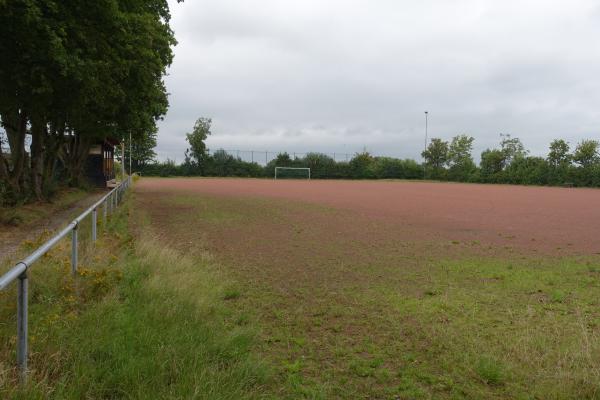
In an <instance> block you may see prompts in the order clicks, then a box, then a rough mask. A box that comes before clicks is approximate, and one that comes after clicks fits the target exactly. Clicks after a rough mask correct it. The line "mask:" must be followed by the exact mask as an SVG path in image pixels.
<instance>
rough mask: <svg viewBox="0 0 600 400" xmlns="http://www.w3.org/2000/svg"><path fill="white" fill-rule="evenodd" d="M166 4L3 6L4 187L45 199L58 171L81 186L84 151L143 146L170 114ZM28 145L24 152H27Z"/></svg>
mask: <svg viewBox="0 0 600 400" xmlns="http://www.w3.org/2000/svg"><path fill="white" fill-rule="evenodd" d="M169 20H170V15H169V7H168V3H167V0H148V1H146V0H99V1H94V2H87V1H83V0H61V1H59V0H55V1H52V0H11V1H10V2H1V1H0V37H2V40H1V41H0V60H2V62H1V63H0V121H1V123H2V126H3V127H4V129H5V131H6V136H7V142H8V145H9V149H10V150H9V153H10V155H9V154H7V153H5V152H4V151H0V180H2V181H3V182H5V184H6V185H8V186H9V187H10V188H11V191H12V192H13V194H14V195H15V196H17V197H22V196H24V195H26V192H29V193H32V194H33V195H34V196H35V197H36V198H38V199H41V198H42V197H43V195H44V186H45V184H47V183H48V181H49V180H50V179H52V177H53V176H54V173H53V169H54V167H55V166H56V164H57V162H58V161H60V163H61V164H62V165H63V166H64V168H65V169H66V171H67V172H68V174H67V178H68V179H69V181H71V183H73V184H79V183H80V182H81V178H82V171H83V167H84V162H85V159H86V157H87V155H88V152H89V146H90V145H91V144H92V143H93V142H94V141H96V140H102V139H104V138H106V137H107V136H112V137H116V138H121V137H128V136H129V135H130V134H132V135H133V136H134V138H136V140H141V141H144V140H145V138H146V137H147V136H148V135H151V134H152V133H153V132H155V128H156V125H155V123H156V120H157V119H159V118H161V116H162V115H163V114H164V113H165V112H166V108H167V105H168V102H167V93H166V89H165V87H164V83H163V80H162V77H163V75H164V73H165V70H166V67H167V66H168V65H169V64H170V63H171V61H172V58H173V54H172V50H171V47H172V46H173V45H175V39H174V36H173V32H172V31H171V29H170V27H169ZM28 136H29V137H30V138H31V146H30V151H29V152H27V151H26V150H27V148H26V145H25V140H26V137H28Z"/></svg>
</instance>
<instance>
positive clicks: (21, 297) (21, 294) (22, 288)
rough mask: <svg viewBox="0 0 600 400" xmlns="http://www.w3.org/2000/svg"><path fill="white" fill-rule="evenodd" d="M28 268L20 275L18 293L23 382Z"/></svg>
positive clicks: (23, 376)
mask: <svg viewBox="0 0 600 400" xmlns="http://www.w3.org/2000/svg"><path fill="white" fill-rule="evenodd" d="M27 281H28V279H27V270H25V272H23V273H22V274H21V276H19V283H18V285H19V286H18V288H17V290H18V293H17V365H18V367H19V378H20V380H21V383H25V382H26V381H27V303H28V293H27V292H28V284H27Z"/></svg>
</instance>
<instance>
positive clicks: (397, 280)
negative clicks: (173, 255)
mask: <svg viewBox="0 0 600 400" xmlns="http://www.w3.org/2000/svg"><path fill="white" fill-rule="evenodd" d="M139 201H140V203H139V206H140V207H142V208H144V209H146V210H147V211H148V213H149V216H150V223H151V225H152V226H153V227H154V228H155V229H158V230H159V231H161V232H162V237H163V238H164V239H165V240H167V241H169V242H170V243H172V245H173V246H177V247H178V248H180V249H187V248H192V249H203V250H204V251H206V250H208V251H210V252H212V253H213V254H215V255H216V257H217V259H218V260H221V261H222V262H223V263H224V264H225V266H226V271H227V275H228V276H230V277H233V279H235V280H236V281H237V282H238V285H237V286H235V288H236V289H235V291H234V293H236V295H237V293H238V291H239V293H243V296H238V297H236V296H234V297H236V298H235V300H233V301H235V304H236V307H239V308H240V309H241V310H246V312H249V311H251V312H252V313H254V314H256V316H257V318H258V322H259V324H260V327H261V332H260V338H261V340H262V354H263V355H264V357H267V358H268V359H269V360H270V362H271V363H272V364H273V365H274V366H275V371H276V373H275V379H276V381H277V382H278V389H277V392H276V393H277V396H278V397H281V398H347V399H353V398H394V399H481V398H498V399H503V398H506V399H509V398H510V399H512V398H518V399H529V398H531V399H533V398H544V399H546V398H552V399H573V398H577V399H596V398H600V384H599V383H598V382H600V362H598V360H600V311H599V310H600V308H599V305H600V300H599V299H598V296H597V294H598V290H599V289H600V274H598V271H599V270H600V262H599V261H600V260H599V257H597V256H588V257H574V256H571V257H554V258H552V257H546V256H543V255H535V254H527V253H522V252H521V253H519V252H517V251H515V250H514V249H504V248H502V247H497V246H492V245H488V244H483V243H480V242H477V243H465V244H464V245H463V244H462V243H453V242H452V241H448V240H440V241H435V240H427V239H422V238H414V237H413V236H411V232H410V230H409V229H407V228H406V227H404V226H400V225H397V224H394V223H393V222H390V221H386V220H383V219H376V218H371V217H368V216H364V215H359V214H357V213H353V212H345V211H343V210H336V209H330V208H325V207H322V206H318V205H317V206H313V205H309V204H303V203H295V202H291V201H286V200H266V199H253V198H238V197H217V196H209V195H201V194H195V195H190V194H187V193H181V194H177V193H169V194H168V196H167V195H165V196H162V195H161V194H156V193H154V194H153V196H152V198H151V199H150V198H144V197H141V196H140V198H139ZM150 201H151V202H150ZM183 221H185V223H183ZM230 301H231V300H230Z"/></svg>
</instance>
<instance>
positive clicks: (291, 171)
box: [275, 167, 310, 180]
mask: <svg viewBox="0 0 600 400" xmlns="http://www.w3.org/2000/svg"><path fill="white" fill-rule="evenodd" d="M286 171H287V172H288V173H287V174H286ZM278 177H279V178H280V179H281V178H308V179H309V180H310V168H300V167H275V179H277V178H278Z"/></svg>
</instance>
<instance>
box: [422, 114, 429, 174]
mask: <svg viewBox="0 0 600 400" xmlns="http://www.w3.org/2000/svg"><path fill="white" fill-rule="evenodd" d="M428 117H429V111H425V146H424V147H423V152H426V151H427V134H428V122H429V121H428ZM426 177H427V167H426V166H425V156H423V179H425V178H426Z"/></svg>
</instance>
